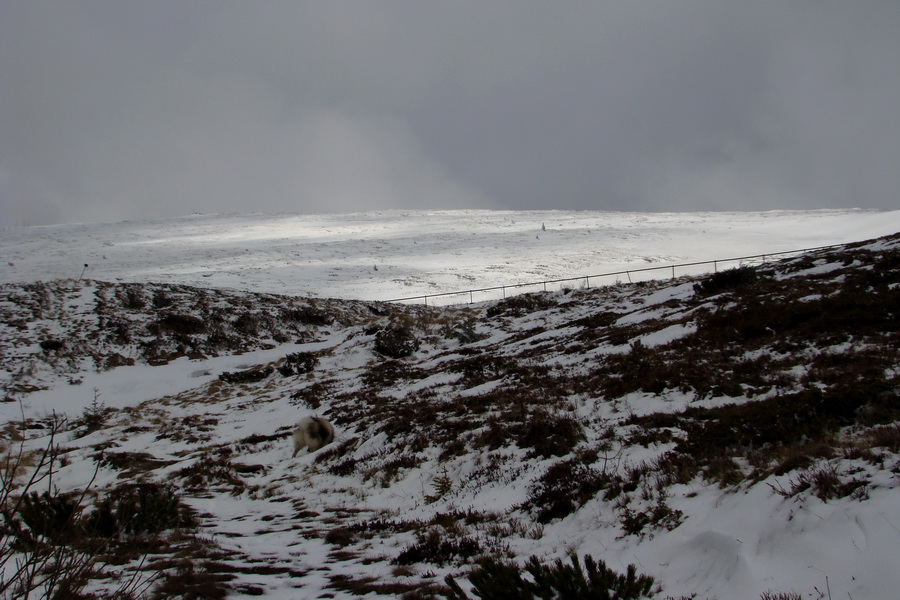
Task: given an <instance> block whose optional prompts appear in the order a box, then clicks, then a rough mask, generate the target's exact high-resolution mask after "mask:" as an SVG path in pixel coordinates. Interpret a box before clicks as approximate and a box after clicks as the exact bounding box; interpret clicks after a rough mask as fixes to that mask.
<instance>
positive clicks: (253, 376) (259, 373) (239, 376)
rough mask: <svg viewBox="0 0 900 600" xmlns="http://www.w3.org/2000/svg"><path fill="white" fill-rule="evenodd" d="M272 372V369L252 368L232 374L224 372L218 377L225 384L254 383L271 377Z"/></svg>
mask: <svg viewBox="0 0 900 600" xmlns="http://www.w3.org/2000/svg"><path fill="white" fill-rule="evenodd" d="M274 370H275V369H274V368H273V367H254V368H252V369H245V370H243V371H237V372H234V373H231V372H229V371H225V372H224V373H222V374H221V375H219V379H220V380H221V381H224V382H225V383H256V382H258V381H262V380H263V379H265V378H266V377H268V376H269V375H271V374H272V372H273V371H274Z"/></svg>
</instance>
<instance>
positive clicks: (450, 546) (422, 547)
mask: <svg viewBox="0 0 900 600" xmlns="http://www.w3.org/2000/svg"><path fill="white" fill-rule="evenodd" d="M417 537H418V541H417V542H416V543H415V544H413V545H412V546H410V547H408V548H407V549H405V550H404V551H403V552H401V553H400V554H399V555H398V556H397V557H396V558H395V559H394V560H393V563H394V564H396V565H414V564H417V563H431V564H434V565H438V566H444V565H448V564H462V563H465V562H466V561H467V560H468V559H470V558H473V557H475V556H478V555H479V554H481V553H482V548H481V545H480V544H479V543H478V540H476V539H474V538H470V537H460V538H448V537H447V536H446V535H444V533H442V532H441V531H438V530H437V529H429V530H427V531H425V532H422V533H419V534H418V535H417Z"/></svg>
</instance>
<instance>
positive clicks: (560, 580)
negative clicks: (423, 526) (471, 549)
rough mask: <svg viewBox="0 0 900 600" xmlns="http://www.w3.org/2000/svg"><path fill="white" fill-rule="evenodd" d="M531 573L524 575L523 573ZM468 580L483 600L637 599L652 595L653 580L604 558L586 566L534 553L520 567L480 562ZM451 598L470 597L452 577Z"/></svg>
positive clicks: (586, 562) (573, 559)
mask: <svg viewBox="0 0 900 600" xmlns="http://www.w3.org/2000/svg"><path fill="white" fill-rule="evenodd" d="M525 574H527V575H528V576H527V577H525V576H524V575H525ZM468 579H469V582H470V583H471V584H472V587H473V591H474V593H475V596H476V597H477V598H481V599H482V600H531V599H533V598H598V599H606V600H629V599H630V600H638V599H640V598H647V597H650V596H651V595H653V591H654V590H653V583H654V580H653V578H652V577H650V576H649V575H643V574H638V572H637V567H635V566H634V565H629V566H628V568H627V569H626V572H625V573H624V574H620V573H617V572H615V571H613V570H612V569H610V568H609V567H607V566H606V563H604V562H603V561H602V560H600V561H597V560H595V559H594V558H593V557H591V556H589V555H588V556H585V557H584V565H583V566H582V564H581V561H579V559H578V557H577V556H575V555H572V556H571V557H570V559H569V563H568V564H566V563H564V562H563V561H562V559H557V560H556V561H555V562H554V563H550V564H545V563H542V562H541V561H540V559H538V558H537V557H536V556H532V557H531V558H530V559H529V560H528V562H527V563H526V564H525V567H524V568H520V567H518V566H516V565H515V564H511V563H507V562H504V561H501V560H497V559H496V558H488V559H484V560H482V561H480V562H479V564H478V568H477V569H476V570H475V571H473V572H472V573H471V574H469V577H468ZM445 581H446V583H447V585H448V586H449V588H450V590H449V593H448V594H447V598H449V599H450V600H471V597H470V596H468V595H467V594H466V593H465V592H464V591H463V590H462V588H461V587H460V586H459V584H458V583H456V581H455V580H454V579H453V577H449V576H448V577H447V578H446V579H445Z"/></svg>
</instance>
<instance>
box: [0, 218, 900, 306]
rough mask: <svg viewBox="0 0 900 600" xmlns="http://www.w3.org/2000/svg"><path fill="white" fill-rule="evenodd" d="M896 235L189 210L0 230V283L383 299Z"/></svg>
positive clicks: (883, 227) (879, 227)
mask: <svg viewBox="0 0 900 600" xmlns="http://www.w3.org/2000/svg"><path fill="white" fill-rule="evenodd" d="M898 230H900V211H891V212H884V211H863V210H821V211H772V212H758V213H734V212H732V213H722V212H718V213H619V212H571V211H411V212H410V211H390V212H380V213H357V214H343V215H196V216H192V217H187V218H183V219H170V220H164V221H135V222H124V223H104V224H87V225H58V226H51V227H29V228H9V229H6V230H3V231H0V255H2V256H3V261H2V262H0V281H2V282H28V281H42V280H43V281H46V280H50V279H77V278H78V277H79V276H80V275H81V274H82V272H83V271H84V276H85V277H88V278H90V279H97V280H100V281H132V282H147V281H152V282H156V283H181V284H187V285H195V286H201V287H217V288H235V289H243V290H253V291H259V292H272V293H280V294H290V295H296V296H312V297H320V298H326V297H334V298H347V299H356V300H389V299H393V298H403V297H408V296H420V295H424V294H433V293H442V292H452V291H457V290H468V289H473V288H484V287H492V286H497V285H514V284H520V283H527V282H532V281H543V280H551V279H562V278H568V277H582V276H587V275H594V274H603V273H608V272H615V271H621V270H622V269H627V268H641V267H648V266H658V265H667V264H672V263H687V262H694V261H703V260H715V259H724V258H731V257H738V256H746V255H755V254H764V253H775V252H782V251H791V250H800V249H803V248H811V247H817V246H825V245H828V244H838V243H845V242H852V241H856V240H861V239H869V238H873V237H878V236H881V235H887V234H890V233H894V232H896V231H898ZM85 264H87V265H89V266H88V267H87V269H85V268H84V265H85ZM708 270H711V269H708ZM622 279H624V277H623V278H622ZM614 282H615V281H614V280H612V281H603V282H602V283H614ZM475 299H476V300H486V299H488V297H480V298H475Z"/></svg>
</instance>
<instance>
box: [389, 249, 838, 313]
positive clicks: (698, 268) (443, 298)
mask: <svg viewBox="0 0 900 600" xmlns="http://www.w3.org/2000/svg"><path fill="white" fill-rule="evenodd" d="M843 245H844V244H832V245H829V246H816V247H814V248H803V249H802V250H786V251H783V252H768V253H766V254H754V255H752V256H738V257H734V258H719V259H715V260H703V261H698V262H688V263H678V264H672V265H660V266H657V267H644V268H640V269H625V270H622V271H610V272H608V273H598V274H596V275H582V276H579V277H565V278H562V279H547V280H544V281H532V282H528V283H514V284H509V285H496V286H492V287H483V288H474V289H469V290H459V291H455V292H441V293H437V294H422V295H419V296H408V297H406V298H394V299H392V300H385V302H424V303H425V305H426V306H428V305H429V301H431V305H432V306H436V305H438V304H440V305H442V306H447V305H454V304H474V303H475V302H484V301H488V300H501V299H505V298H507V297H508V296H511V295H513V296H514V295H517V294H526V293H529V292H550V291H559V290H562V289H572V288H575V287H577V288H579V289H589V288H592V287H598V286H601V285H610V284H612V283H623V282H624V280H627V282H628V283H638V282H641V281H650V280H654V279H662V278H665V277H668V278H671V279H674V278H675V277H680V276H685V275H703V274H705V273H709V272H710V269H709V268H704V267H708V266H709V265H712V272H718V270H719V268H720V266H724V265H733V264H735V263H737V266H750V265H754V264H761V263H765V262H766V261H767V260H769V259H775V258H785V257H789V256H798V255H802V254H806V253H807V252H815V251H817V250H827V249H830V248H837V247H840V246H843ZM613 278H615V279H614V280H613ZM476 298H477V299H476Z"/></svg>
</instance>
